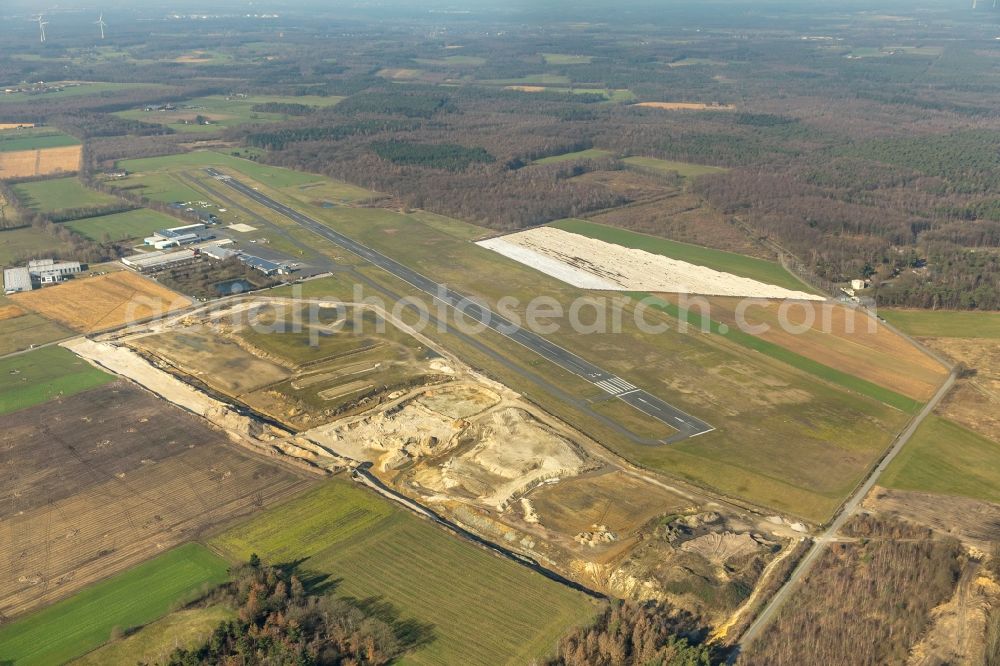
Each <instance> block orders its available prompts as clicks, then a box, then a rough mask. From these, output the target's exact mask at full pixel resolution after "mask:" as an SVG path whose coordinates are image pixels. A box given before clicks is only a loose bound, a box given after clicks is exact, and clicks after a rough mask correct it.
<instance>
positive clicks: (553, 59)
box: [542, 53, 594, 65]
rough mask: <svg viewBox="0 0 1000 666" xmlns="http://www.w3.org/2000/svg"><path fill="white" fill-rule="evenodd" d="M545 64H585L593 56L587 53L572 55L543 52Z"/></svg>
mask: <svg viewBox="0 0 1000 666" xmlns="http://www.w3.org/2000/svg"><path fill="white" fill-rule="evenodd" d="M542 58H543V59H544V60H545V64H546V65H586V64H588V63H590V62H591V61H592V60H593V59H594V57H593V56H589V55H572V54H569V53H543V54H542Z"/></svg>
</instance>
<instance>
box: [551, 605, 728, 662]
mask: <svg viewBox="0 0 1000 666" xmlns="http://www.w3.org/2000/svg"><path fill="white" fill-rule="evenodd" d="M701 638H703V632H701V631H700V628H699V627H698V626H697V623H696V622H695V620H694V618H692V617H691V616H690V615H687V614H685V613H683V612H681V611H678V610H677V609H673V608H670V607H667V606H664V605H663V604H659V603H656V602H647V603H639V602H634V601H615V602H613V603H612V604H611V605H610V606H609V608H608V609H606V610H605V611H604V613H602V614H601V616H600V617H599V618H598V619H597V621H596V622H595V623H594V624H593V625H591V626H589V627H583V628H579V629H575V630H573V631H571V632H570V633H569V634H567V635H566V636H563V637H562V639H561V640H560V641H559V647H558V649H557V651H556V656H555V657H554V658H552V659H549V660H548V661H547V662H546V664H547V666H595V665H597V664H608V665H609V666H610V665H612V664H613V665H615V666H633V665H634V666H646V665H648V664H658V665H660V666H708V665H709V664H712V663H718V657H717V656H716V658H715V659H713V654H712V652H711V650H710V649H709V648H708V647H706V646H704V645H699V644H698V641H699V640H700V639H701Z"/></svg>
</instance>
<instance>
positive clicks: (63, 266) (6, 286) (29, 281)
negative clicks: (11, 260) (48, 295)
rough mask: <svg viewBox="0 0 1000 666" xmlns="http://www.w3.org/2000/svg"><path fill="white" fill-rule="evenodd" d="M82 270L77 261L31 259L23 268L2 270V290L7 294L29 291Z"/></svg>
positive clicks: (60, 280) (64, 278)
mask: <svg viewBox="0 0 1000 666" xmlns="http://www.w3.org/2000/svg"><path fill="white" fill-rule="evenodd" d="M81 271H83V266H82V265H81V264H80V262H79V261H56V260H55V259H33V260H32V261H29V262H28V265H27V267H25V268H8V269H6V270H5V271H4V272H3V290H4V293H7V294H15V293H17V292H20V291H31V290H32V289H34V288H35V287H42V286H45V285H47V284H56V283H59V282H63V281H64V280H68V279H70V278H71V277H72V276H73V275H75V274H76V273H80V272H81Z"/></svg>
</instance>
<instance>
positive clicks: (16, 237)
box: [0, 227, 70, 266]
mask: <svg viewBox="0 0 1000 666" xmlns="http://www.w3.org/2000/svg"><path fill="white" fill-rule="evenodd" d="M69 249H70V248H69V246H67V245H66V244H65V243H63V242H62V241H61V240H59V239H58V238H56V237H55V236H50V235H49V234H47V233H45V232H44V231H39V230H38V229H35V228H34V227H22V228H20V229H4V230H3V231H0V266H11V265H13V264H14V262H15V261H19V260H21V259H44V258H47V257H51V256H53V255H55V256H67V258H68V255H65V253H67V252H69Z"/></svg>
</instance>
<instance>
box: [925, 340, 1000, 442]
mask: <svg viewBox="0 0 1000 666" xmlns="http://www.w3.org/2000/svg"><path fill="white" fill-rule="evenodd" d="M922 342H923V343H924V344H926V345H927V346H928V347H931V348H932V349H935V350H937V351H939V352H941V353H942V354H944V355H945V356H947V357H948V358H951V359H953V360H955V361H956V362H960V363H962V364H964V365H965V366H966V367H967V368H969V369H970V372H969V373H967V376H964V377H962V378H961V379H959V381H958V384H957V385H956V386H955V388H954V389H953V390H952V391H951V393H950V394H949V395H948V396H946V397H945V399H944V401H942V403H941V406H940V407H939V408H938V413H940V414H941V415H942V416H946V417H948V418H949V419H951V420H953V421H955V422H956V423H960V424H962V425H963V426H965V427H966V428H969V429H970V430H973V431H975V432H977V433H979V434H980V435H982V436H984V437H988V438H990V439H992V440H994V441H997V442H1000V341H998V340H977V339H969V338H926V339H923V340H922Z"/></svg>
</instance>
